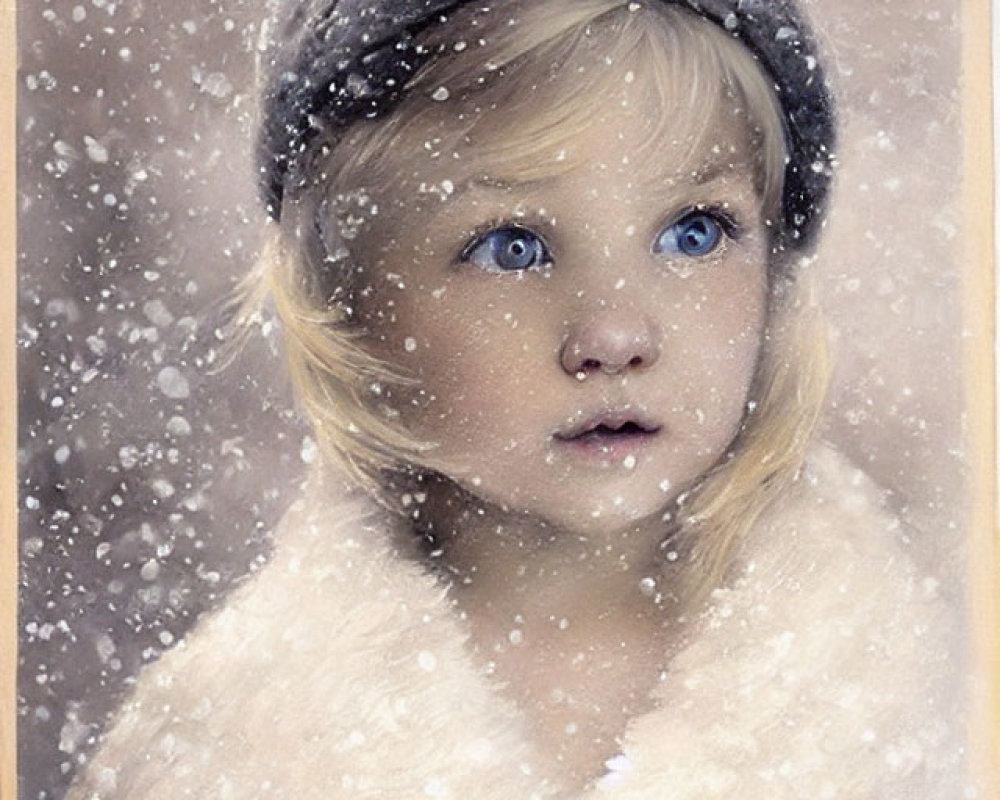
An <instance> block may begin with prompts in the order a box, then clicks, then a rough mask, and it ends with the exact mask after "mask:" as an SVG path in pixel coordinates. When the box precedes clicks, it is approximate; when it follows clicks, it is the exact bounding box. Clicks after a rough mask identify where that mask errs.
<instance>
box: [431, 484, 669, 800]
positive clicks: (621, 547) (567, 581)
mask: <svg viewBox="0 0 1000 800" xmlns="http://www.w3.org/2000/svg"><path fill="white" fill-rule="evenodd" d="M424 512H425V513H426V514H427V519H429V520H430V521H431V522H432V523H433V524H432V525H431V528H432V531H433V539H434V541H433V543H432V545H431V546H432V548H433V551H434V556H433V557H434V559H435V561H436V563H438V564H439V565H440V569H441V570H442V571H443V572H445V573H446V574H447V575H448V577H449V579H450V583H451V586H452V594H453V597H454V599H455V601H456V603H457V605H458V607H459V609H460V611H461V612H462V613H463V614H464V615H465V616H466V618H467V619H468V622H469V627H470V630H471V632H472V643H473V647H474V650H475V653H476V655H477V656H478V657H479V658H480V659H481V660H482V662H483V663H484V664H485V665H486V666H487V668H488V669H489V670H491V671H494V672H495V673H496V674H497V677H498V678H500V680H501V681H502V682H503V683H504V684H505V685H506V686H507V687H508V692H509V693H510V694H511V695H512V696H513V697H514V699H515V700H516V701H517V702H518V704H519V705H520V706H521V708H522V709H524V711H525V713H526V715H527V716H528V718H529V720H531V721H532V723H533V727H534V728H535V730H536V733H537V735H538V739H539V742H540V745H541V746H542V748H543V750H545V751H547V752H548V753H549V754H550V755H551V756H552V758H553V760H554V762H555V763H557V764H558V765H559V767H560V769H561V771H562V772H563V773H564V775H563V777H564V778H565V779H567V780H569V781H571V782H575V783H577V784H579V785H582V784H583V783H585V782H586V781H587V780H589V779H593V778H595V777H597V776H598V775H599V774H600V771H601V765H602V764H603V762H604V760H605V759H606V758H608V757H610V756H611V755H613V754H614V753H615V752H616V751H617V747H618V743H617V740H618V739H619V738H620V736H621V734H622V733H623V732H624V728H625V726H626V725H627V723H628V721H629V719H631V718H632V717H633V716H635V715H636V714H638V713H641V712H642V711H645V710H648V707H649V701H648V695H649V692H650V690H651V688H652V686H653V685H654V684H655V681H656V679H657V676H658V675H659V674H660V671H661V670H662V669H663V667H664V666H665V661H666V658H667V652H668V650H669V644H670V643H671V642H673V641H675V640H676V637H677V635H678V632H679V625H678V623H677V620H676V613H677V606H676V604H674V603H672V602H670V601H667V600H664V599H663V596H664V595H667V594H668V593H669V592H668V591H667V587H665V584H666V583H667V582H669V581H670V578H671V575H670V574H669V573H668V572H667V570H666V569H665V564H666V562H665V559H664V556H663V552H662V549H661V547H660V544H661V542H662V540H663V537H664V534H665V531H664V525H663V523H662V522H661V521H660V520H659V519H658V518H657V519H655V520H651V521H643V522H638V523H635V524H634V525H632V526H630V527H628V528H625V529H623V530H620V531H617V532H614V533H608V534H604V533H587V534H583V533H580V532H572V531H566V530H560V529H557V528H554V527H553V526H551V525H548V524H546V523H545V522H544V521H540V520H538V519H535V518H532V517H529V516H526V515H523V514H517V513H510V512H505V511H504V510H503V509H500V508H497V507H494V506H490V505H489V504H485V503H481V502H477V500H476V499H475V498H472V497H470V496H469V495H468V494H466V493H464V492H462V491H461V490H460V489H457V488H456V487H454V486H451V485H442V486H439V487H437V491H432V492H430V493H429V494H428V500H427V503H426V505H425V508H424Z"/></svg>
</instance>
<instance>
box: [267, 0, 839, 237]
mask: <svg viewBox="0 0 1000 800" xmlns="http://www.w3.org/2000/svg"><path fill="white" fill-rule="evenodd" d="M467 2H468V0H277V6H278V9H277V16H276V18H275V23H276V27H275V28H274V30H273V32H272V34H271V37H272V40H273V42H272V44H271V46H270V48H269V49H268V50H267V51H266V56H265V66H264V70H263V71H264V80H263V87H264V94H263V97H262V98H261V126H260V128H259V133H258V140H257V164H258V168H259V170H260V174H259V186H260V194H261V198H262V200H263V202H264V204H265V205H266V207H267V210H268V213H269V214H270V215H271V216H272V217H273V218H274V219H276V220H277V219H280V217H281V204H282V199H283V197H284V194H285V185H286V182H287V181H289V180H294V179H296V167H297V166H298V160H299V159H300V158H301V156H302V154H303V153H305V152H306V151H307V149H308V147H309V145H310V142H311V141H312V139H313V138H314V137H315V136H316V135H317V133H318V132H319V131H321V130H326V131H333V132H334V133H336V130H337V129H338V128H346V127H347V126H349V125H351V124H352V123H354V122H356V121H358V120H360V119H364V118H374V117H377V116H379V115H380V114H383V113H385V112H386V111H388V110H389V109H391V108H392V107H393V106H394V105H395V104H396V103H397V102H398V101H399V99H400V97H401V96H402V94H403V92H404V91H405V88H406V84H407V82H408V81H409V79H410V78H411V76H412V75H413V74H414V73H415V72H416V71H417V70H418V69H419V68H420V66H421V64H422V63H423V61H424V59H426V58H427V56H426V54H423V53H421V52H420V51H419V48H418V47H417V43H418V41H419V37H420V35H421V33H422V32H423V31H425V30H426V29H427V28H429V27H431V26H434V25H442V24H447V15H448V14H449V12H451V11H454V10H455V9H456V8H458V7H461V6H463V5H466V4H467ZM647 2H669V3H674V4H676V5H680V6H682V7H685V8H688V9H690V10H691V11H693V12H694V13H696V14H699V15H700V16H702V17H704V18H705V19H707V20H710V21H711V22H713V23H715V24H716V25H718V26H720V27H721V28H722V29H723V30H725V31H727V32H729V33H730V34H731V35H732V36H734V37H736V38H738V39H739V40H740V41H741V42H742V43H743V44H744V45H746V47H747V48H748V49H749V50H750V51H751V52H752V53H753V54H754V56H755V57H756V59H757V60H758V62H759V63H760V65H761V67H762V68H763V70H764V72H765V73H766V74H767V75H769V76H770V78H771V80H772V81H773V83H774V88H775V91H776V93H777V97H778V101H779V103H780V105H781V110H782V114H783V117H784V127H785V135H786V137H787V141H786V145H787V148H788V152H789V163H788V166H787V168H786V172H785V189H784V196H783V199H782V211H783V220H782V226H781V230H780V231H779V232H778V233H779V242H780V243H781V245H782V246H785V247H791V248H794V249H799V248H804V247H807V246H808V245H809V243H810V242H811V240H812V239H813V237H814V235H815V233H816V231H817V229H818V228H819V226H820V223H821V221H822V218H823V215H824V212H825V208H826V198H827V195H828V193H829V190H830V183H831V180H832V172H833V169H832V167H833V163H834V142H835V135H836V130H835V128H836V125H835V119H834V111H833V100H832V97H831V94H830V90H829V87H828V86H827V83H826V79H825V77H824V74H823V69H822V66H821V63H820V57H819V53H818V51H817V46H816V41H815V39H814V37H813V35H812V33H811V32H810V30H809V27H808V24H807V23H806V20H805V19H804V18H803V16H802V14H801V13H800V12H799V11H798V9H797V8H796V5H795V3H794V2H792V0H647ZM478 3H479V5H481V6H486V5H489V2H488V0H487V2H483V0H478Z"/></svg>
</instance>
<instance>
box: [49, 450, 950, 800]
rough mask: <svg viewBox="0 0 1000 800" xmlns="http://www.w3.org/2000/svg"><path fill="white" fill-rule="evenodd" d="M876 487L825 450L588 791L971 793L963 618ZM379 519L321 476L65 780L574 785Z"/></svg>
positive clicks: (376, 793) (191, 793)
mask: <svg viewBox="0 0 1000 800" xmlns="http://www.w3.org/2000/svg"><path fill="white" fill-rule="evenodd" d="M878 501H879V497H878V492H877V490H876V489H875V487H874V486H873V485H872V484H871V483H870V481H868V479H867V478H865V477H864V475H863V474H862V473H861V472H859V471H858V470H856V469H855V468H854V467H852V466H851V465H849V464H847V463H846V462H845V461H844V459H843V458H842V457H841V456H839V455H837V454H836V453H835V452H834V451H832V450H831V449H829V448H827V447H817V448H814V450H813V452H812V455H811V458H810V461H809V464H808V466H807V467H806V468H804V469H803V471H802V473H801V474H800V476H799V479H798V480H797V481H796V483H795V484H794V486H793V487H792V489H791V491H790V492H789V493H788V494H787V495H786V496H784V497H783V498H782V499H781V500H780V501H778V502H777V503H775V504H774V505H773V506H772V508H771V509H769V511H768V512H767V513H766V515H765V517H764V518H763V519H762V520H761V521H760V522H759V524H758V525H757V526H756V527H755V528H754V529H753V531H752V532H751V535H750V536H749V537H748V538H747V539H746V540H745V541H744V542H743V545H742V548H741V552H740V556H739V559H738V562H737V564H738V568H737V569H736V570H735V572H734V574H733V577H732V579H731V580H730V582H729V583H728V584H727V586H726V587H725V588H722V589H719V590H717V591H716V592H715V593H714V595H713V598H712V603H711V606H710V608H709V609H708V610H707V612H706V613H705V614H704V615H703V617H702V618H701V619H700V621H699V624H698V626H697V627H696V632H695V633H694V634H693V635H692V636H691V637H690V640H689V641H688V642H687V644H686V645H685V646H684V647H683V648H682V649H680V651H679V652H678V654H677V655H676V656H674V657H673V658H672V659H671V660H670V662H669V664H668V668H667V671H666V672H665V673H664V677H663V680H662V681H661V682H660V683H659V685H658V686H657V688H656V690H655V699H656V706H655V708H654V710H652V711H650V712H649V713H646V714H644V715H642V716H639V717H637V718H636V719H634V720H633V721H632V723H631V725H630V726H629V728H628V730H627V733H626V735H625V739H624V741H623V742H622V754H623V755H622V757H620V758H618V759H615V764H614V766H615V767H616V768H617V769H615V770H612V771H609V773H608V774H607V775H606V776H605V777H604V778H602V779H601V780H600V781H599V782H598V783H597V785H595V786H593V787H591V788H590V789H588V791H587V792H586V793H585V796H586V797H588V798H598V797H604V796H608V797H614V798H629V799H632V798H657V800H664V799H667V800H682V799H683V800H696V799H697V800H706V799H707V798H727V799H729V800H732V799H733V798H754V800H756V798H762V797H766V798H787V799H788V800H802V799H803V798H826V797H830V798H839V799H844V798H848V799H850V800H859V799H860V798H871V799H872V800H875V799H876V798H877V799H878V800H892V799H893V798H898V799H900V800H901V799H902V798H908V799H916V798H919V800H933V799H935V798H942V799H943V798H957V797H961V796H963V789H964V787H965V781H966V778H965V771H964V769H965V753H964V751H963V748H964V733H965V732H964V730H963V726H962V724H961V717H960V702H961V684H962V680H961V677H960V675H961V674H962V670H961V664H962V657H961V656H960V655H959V654H958V652H957V651H956V648H955V647H954V642H953V641H950V639H951V638H952V635H951V634H949V629H950V628H953V627H954V622H955V619H954V618H955V616H956V614H955V611H954V609H949V607H948V604H947V603H946V602H945V601H944V600H943V599H942V597H941V596H939V593H938V587H937V584H936V582H935V581H934V580H933V579H932V578H929V577H922V576H920V575H919V574H918V572H917V571H916V570H915V568H914V567H913V566H912V564H911V562H910V560H909V559H908V557H907V555H906V552H905V550H906V545H905V542H906V536H905V531H904V530H903V529H902V528H901V526H900V525H899V523H898V522H897V521H896V520H895V519H894V518H893V517H891V516H890V515H888V514H887V513H885V512H884V511H882V510H880V508H879V506H878ZM380 519H381V514H380V513H379V512H377V511H376V510H375V509H373V508H372V507H371V506H370V505H369V504H368V501H366V500H364V499H358V498H342V499H336V498H334V497H331V490H330V489H329V488H328V487H325V486H324V485H323V484H322V482H320V481H315V482H314V483H313V484H312V486H311V488H310V489H309V490H307V493H306V497H305V499H304V501H303V502H301V503H299V505H298V506H297V507H296V508H294V509H293V510H292V511H291V512H289V514H288V516H287V517H286V520H285V521H284V522H283V524H282V526H281V528H280V530H279V531H278V533H277V534H276V547H275V553H274V558H273V559H272V561H271V562H270V564H269V565H268V566H267V567H266V568H265V569H263V570H262V571H261V573H260V574H259V575H257V576H256V577H255V578H254V579H253V580H252V581H250V582H248V583H247V584H246V585H244V586H243V587H242V588H241V589H240V590H238V591H237V592H235V593H234V594H233V595H232V596H231V597H230V598H229V600H228V602H227V603H226V605H225V606H224V607H223V608H222V609H221V610H219V611H218V612H217V613H215V614H214V615H212V616H210V617H208V618H206V619H205V620H204V621H203V622H202V624H200V625H199V626H198V628H197V629H196V630H195V631H194V632H193V633H192V634H191V635H190V636H189V637H188V638H187V640H186V641H185V642H183V643H182V644H181V645H179V646H178V647H177V648H176V649H174V650H173V651H172V652H170V653H168V654H167V655H165V656H164V657H163V658H162V659H161V660H160V661H159V662H158V663H157V664H155V665H153V666H152V667H150V668H149V669H148V670H147V671H146V672H145V673H144V674H143V675H142V676H141V678H140V681H139V684H138V686H137V688H136V691H135V693H134V695H133V696H132V698H131V700H130V701H129V702H128V704H127V705H126V706H125V708H124V709H123V711H122V712H121V714H120V716H119V718H118V719H117V721H116V723H115V724H114V725H113V727H112V728H111V730H110V731H109V733H108V734H107V735H106V737H105V740H104V743H103V746H102V747H101V749H100V750H99V752H98V753H97V755H96V757H95V758H94V760H93V763H92V764H91V765H90V767H89V769H88V770H87V772H86V774H85V775H84V777H83V778H82V779H81V780H80V781H79V783H78V785H77V786H76V787H75V788H74V790H72V791H71V792H70V795H69V796H70V798H72V800H81V798H89V799H90V800H93V799H94V798H102V799H104V800H110V799H111V798H131V799H132V800H153V798H156V799H157V800H159V799H160V798H162V799H163V800H167V799H168V798H169V800H176V799H177V798H184V797H196V798H200V799H202V800H212V799H215V798H219V799H221V798H239V799H240V800H243V799H244V798H296V800H310V799H311V798H316V799H318V798H324V800H330V798H341V797H344V798H347V797H350V798H416V797H438V798H482V799H483V800H490V799H491V798H496V800H500V799H501V798H503V799H504V800H511V798H514V799H517V800H519V799H521V798H549V797H567V796H569V794H568V793H567V792H565V791H564V790H561V789H560V787H558V786H556V785H555V784H554V783H553V782H552V781H551V780H549V779H548V778H546V765H545V764H544V763H541V762H540V759H539V758H538V757H537V756H536V755H535V754H533V752H532V745H531V744H530V739H529V737H528V735H527V726H526V722H525V720H523V719H522V718H521V716H520V714H519V713H518V711H517V710H516V709H515V708H514V707H513V706H512V705H511V704H510V703H509V702H507V701H506V700H505V699H503V697H502V696H501V694H500V693H499V690H498V687H496V686H494V685H492V684H491V681H490V680H489V679H488V678H486V677H485V676H484V675H482V674H481V672H480V670H479V669H478V668H477V666H476V665H475V663H474V662H473V660H472V659H471V658H470V656H469V655H468V653H467V652H466V650H465V645H464V643H465V641H466V638H467V637H466V633H465V631H464V630H463V625H462V623H461V621H460V620H459V619H458V617H457V615H456V613H455V611H454V608H453V606H452V604H451V603H450V601H449V599H448V597H447V594H446V592H445V590H444V589H443V588H442V586H441V585H440V583H438V582H437V581H436V580H435V578H433V577H431V576H430V575H429V574H428V573H427V572H425V571H424V570H423V569H422V568H421V567H420V566H419V565H417V564H415V563H414V562H413V561H412V560H410V559H408V558H403V557H401V556H400V555H399V554H398V549H397V548H396V547H395V546H394V544H393V542H392V534H391V532H390V531H387V530H384V529H383V527H382V525H381V524H380V523H379V521H378V520H380ZM595 771H596V770H595Z"/></svg>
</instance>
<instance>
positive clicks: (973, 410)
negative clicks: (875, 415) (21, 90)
mask: <svg viewBox="0 0 1000 800" xmlns="http://www.w3.org/2000/svg"><path fill="white" fill-rule="evenodd" d="M990 17H991V15H990V7H989V4H988V3H987V2H984V0H963V3H962V19H963V28H964V31H963V56H962V67H963V70H962V74H963V103H962V108H963V119H962V122H963V126H964V130H965V131H966V133H967V135H966V137H965V152H964V159H963V160H964V164H965V170H964V172H965V183H964V206H965V209H966V215H965V217H966V219H967V220H969V222H968V233H969V236H968V240H967V241H968V245H967V251H966V254H965V262H966V267H965V274H964V284H965V289H964V298H965V307H964V313H963V319H964V321H965V332H966V336H965V341H966V348H965V354H964V361H965V369H964V377H965V389H966V413H967V416H968V420H969V422H968V426H967V430H968V441H969V444H968V451H969V464H970V467H971V469H972V485H971V490H972V496H973V502H972V511H971V515H970V530H971V532H972V533H971V547H972V552H973V554H974V555H973V557H972V558H971V559H970V564H971V566H970V573H969V580H970V587H971V589H972V602H971V604H970V605H971V610H970V614H971V624H972V626H973V630H974V633H975V656H976V663H977V665H978V666H979V668H980V673H981V680H980V681H979V682H978V684H977V687H976V696H975V698H974V703H973V709H974V713H975V718H974V720H973V741H974V743H975V745H976V753H975V765H976V768H977V770H978V773H979V776H980V784H981V786H982V787H983V789H984V792H983V794H982V797H984V798H998V797H1000V794H998V789H1000V786H998V784H997V783H996V782H995V778H994V776H993V775H992V774H991V773H992V772H993V766H994V765H998V764H1000V631H998V625H1000V536H998V521H997V489H998V483H997V478H998V469H997V453H996V445H995V442H996V438H995V437H996V430H997V429H996V416H995V413H996V392H995V388H994V387H995V380H994V376H995V375H996V363H995V358H994V343H995V340H996V324H995V319H996V318H995V303H994V296H995V295H994V291H995V279H994V269H993V264H994V238H993V235H994V231H993V214H992V211H993V203H994V195H993V186H994V180H993V150H992V118H991V108H992V103H991V69H990V66H991V44H992V42H991V27H990ZM16 48H17V26H16V7H15V0H0V142H2V143H3V145H4V146H2V147H0V185H2V186H3V187H4V189H5V190H4V191H2V192H0V800H15V798H16V796H17V770H16V767H15V755H16V728H17V726H16V719H17V713H16V702H15V698H16V674H17V650H16V645H17V553H18V551H17V472H16V469H17V468H16V457H15V453H16V447H17V419H16V408H17V405H16V401H17V384H16V372H15V367H16V339H15V330H16V322H15V320H16V310H17V309H16V296H17V292H16V287H17V278H16V273H17V270H16V264H17V246H16V234H17V226H16V205H15V195H16V191H15V190H16V183H15V178H16V166H15V152H16V148H15V146H14V143H15V142H16V124H15V98H16V88H17V81H16V71H17V58H16V52H17V49H16Z"/></svg>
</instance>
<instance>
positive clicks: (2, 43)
mask: <svg viewBox="0 0 1000 800" xmlns="http://www.w3.org/2000/svg"><path fill="white" fill-rule="evenodd" d="M16 19H17V12H16V9H15V0H0V143H2V144H0V186H2V187H3V191H2V192H0V800H14V798H15V797H17V770H16V769H15V754H16V745H15V742H16V737H17V707H16V697H17V686H16V681H17V459H16V456H15V453H16V452H17V379H16V374H17V373H16V354H17V345H16V340H15V330H16V317H17V211H16V205H15V196H16V186H17V184H16V175H17V170H16V162H15V153H16V147H15V142H16V141H17V136H16V124H15V115H14V109H15V99H16V95H17V78H16V76H17V55H16V54H17V24H16Z"/></svg>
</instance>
